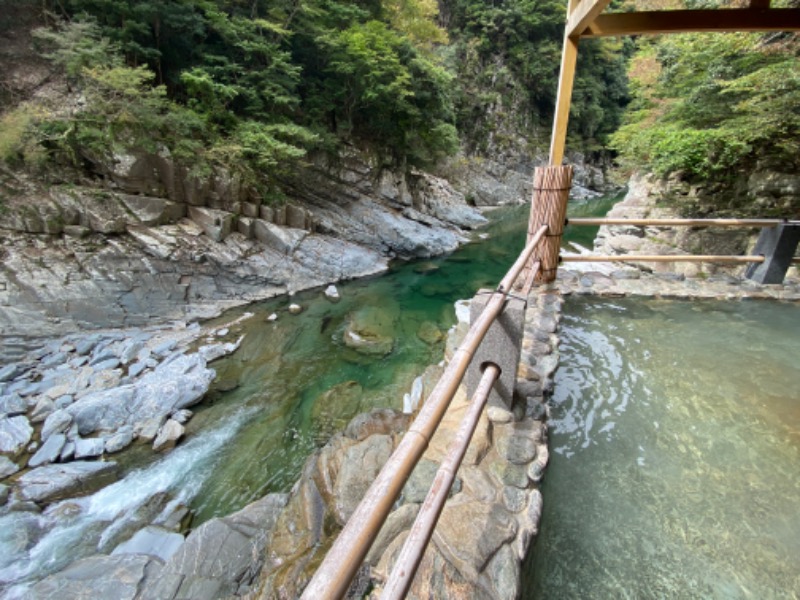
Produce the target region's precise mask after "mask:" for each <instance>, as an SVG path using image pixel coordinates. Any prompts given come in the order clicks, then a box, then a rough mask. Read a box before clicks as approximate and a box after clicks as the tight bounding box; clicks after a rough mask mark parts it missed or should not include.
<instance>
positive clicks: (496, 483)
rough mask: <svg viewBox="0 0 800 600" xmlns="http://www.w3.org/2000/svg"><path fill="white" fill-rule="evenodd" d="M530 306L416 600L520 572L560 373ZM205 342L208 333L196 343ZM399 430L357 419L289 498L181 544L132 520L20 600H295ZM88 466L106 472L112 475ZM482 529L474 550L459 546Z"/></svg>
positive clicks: (480, 590) (391, 416)
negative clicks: (500, 400)
mask: <svg viewBox="0 0 800 600" xmlns="http://www.w3.org/2000/svg"><path fill="white" fill-rule="evenodd" d="M531 300H532V302H531V307H530V308H529V311H528V314H527V317H528V324H527V326H526V336H525V340H526V341H525V345H524V348H523V360H522V362H521V366H520V373H519V379H518V385H517V388H518V389H517V396H518V398H517V402H516V405H515V408H514V410H513V411H505V410H501V409H497V408H492V409H491V410H489V411H487V413H486V414H484V416H483V417H482V419H481V422H480V424H479V426H478V431H477V433H476V435H475V441H474V442H473V445H472V447H471V449H470V450H469V452H468V454H467V458H466V460H465V464H464V467H462V470H461V471H460V473H459V478H458V481H457V482H456V485H455V486H454V491H453V494H452V498H451V501H450V503H449V504H448V507H447V508H446V509H445V512H444V513H443V515H442V519H441V521H440V527H439V529H438V530H437V533H436V535H435V536H434V540H433V543H432V545H431V547H430V549H429V551H428V554H427V555H426V559H425V561H424V562H423V565H422V572H421V574H420V576H419V577H418V581H419V582H420V583H419V584H418V585H421V586H422V587H415V590H416V591H415V592H414V593H415V594H424V593H425V592H424V591H421V590H429V591H430V593H432V594H433V595H434V596H435V597H457V595H456V596H454V595H453V594H455V593H456V591H457V590H458V589H461V588H463V586H469V587H470V588H475V589H476V592H475V593H476V594H477V596H476V597H486V598H508V597H514V596H515V595H516V593H517V590H518V586H519V565H520V563H521V561H522V559H523V558H524V555H525V551H526V548H527V546H528V544H529V542H530V540H531V539H532V537H533V536H534V535H535V532H536V529H537V526H538V519H539V514H540V511H541V505H542V502H541V494H540V492H539V490H538V482H539V481H540V479H541V477H542V474H543V472H544V467H545V465H546V463H547V448H546V428H545V425H544V423H543V418H544V416H545V413H546V410H545V406H544V404H543V400H544V393H545V392H546V390H548V389H549V388H550V387H551V386H552V375H553V373H554V371H555V367H556V364H557V358H556V356H557V355H556V354H554V352H555V346H556V345H557V338H556V337H555V334H554V331H555V328H556V325H557V321H558V314H559V308H560V303H561V301H560V299H559V298H558V296H557V295H555V294H552V293H549V292H545V293H542V294H534V295H533V296H532V298H531ZM457 312H458V314H459V315H460V319H461V320H460V323H459V325H458V326H457V327H455V328H453V330H451V332H450V335H449V339H448V344H447V347H448V350H447V357H448V358H449V356H451V355H452V353H453V351H454V350H455V348H456V347H457V344H458V343H460V340H461V338H462V337H463V335H464V334H465V332H466V329H467V322H466V320H467V319H468V314H469V311H468V309H466V305H462V307H460V308H459V309H458V310H457ZM236 326H237V324H231V327H230V329H231V332H228V335H232V336H233V335H235V332H234V331H233V330H234V329H235V328H236ZM216 333H219V330H217V331H216ZM209 334H214V332H204V333H203V335H204V336H207V335H209ZM163 344H164V342H163V341H162V342H160V345H163ZM219 345H220V343H216V344H213V345H211V346H204V348H209V347H210V348H216V347H217V346H219ZM54 350H57V351H61V352H63V351H65V350H67V349H65V348H63V347H61V348H58V349H55V348H54ZM201 351H202V348H201ZM218 351H219V350H214V351H213V352H214V353H215V354H216V353H217V352H218ZM99 352H103V351H102V350H100V351H99ZM205 352H210V351H209V350H205ZM199 353H200V352H198V353H197V354H199ZM177 360H178V359H177V358H173V359H172V362H175V361H177ZM167 364H169V363H167ZM156 368H158V367H156ZM441 371H442V367H441V366H432V367H430V368H429V369H428V370H427V371H426V372H425V373H424V374H423V375H422V377H421V378H420V380H419V382H420V384H421V387H422V389H421V390H418V394H419V393H420V392H421V393H422V395H423V397H425V396H426V395H427V393H429V391H430V389H432V386H433V385H434V384H435V382H436V380H437V378H438V376H439V375H440V373H441ZM78 402H80V400H79V401H78ZM466 406H467V399H466V394H465V392H464V391H463V389H462V390H460V392H459V394H458V395H457V397H456V399H455V400H454V402H453V405H452V406H451V408H450V410H449V411H448V414H447V416H446V417H445V420H444V423H443V425H442V427H441V428H440V431H439V433H437V435H436V436H435V438H434V439H433V441H432V443H431V445H430V448H429V449H428V451H427V452H426V454H425V456H424V457H423V459H422V461H421V462H420V464H419V466H418V467H417V468H416V469H415V471H414V473H413V474H412V476H411V478H410V479H409V481H408V483H407V485H406V488H405V489H404V492H403V495H402V498H401V501H400V502H399V503H398V506H397V508H396V510H395V511H393V513H392V514H391V515H390V517H389V520H388V522H387V525H386V526H385V527H384V530H383V531H382V532H381V535H380V537H379V539H378V541H377V543H376V545H375V547H374V548H373V550H372V552H371V553H370V556H369V557H368V560H367V563H368V567H365V571H364V573H363V577H361V578H360V582H361V585H362V587H361V588H360V589H361V590H362V591H365V590H366V589H367V588H366V587H364V586H368V585H372V586H380V583H381V581H382V580H383V579H384V578H385V576H386V574H387V573H388V570H389V568H390V566H391V561H392V560H393V557H394V556H395V554H396V553H397V551H398V549H399V546H400V544H401V543H402V539H403V534H404V533H405V532H407V530H408V528H409V527H410V525H411V523H412V522H413V519H414V516H415V515H416V512H417V511H418V510H419V506H420V503H421V502H422V500H423V499H424V497H425V494H426V493H427V488H428V486H429V485H430V483H431V481H432V479H433V476H434V474H435V470H436V467H437V464H438V462H439V461H440V460H441V458H442V456H443V455H444V453H445V451H446V449H447V446H448V445H449V442H450V440H451V439H452V437H453V435H454V433H455V430H456V428H457V426H458V424H459V422H460V418H461V415H462V414H463V412H464V411H465V410H466ZM409 419H410V416H409V415H408V414H403V413H402V412H399V411H396V410H390V409H379V410H375V411H372V412H370V413H365V414H361V415H359V416H357V417H356V418H355V419H354V420H353V421H351V422H350V424H349V425H348V426H347V427H346V428H345V430H344V432H343V433H339V434H337V435H335V436H334V437H333V439H332V440H331V441H330V442H329V443H328V444H326V445H325V446H324V447H323V448H322V449H321V450H319V451H318V452H317V453H315V454H314V455H312V456H311V457H310V458H309V459H308V461H307V463H306V466H305V468H304V470H303V475H302V477H301V478H300V479H299V480H298V482H297V484H296V485H295V486H294V488H293V489H292V491H291V492H290V493H289V494H271V495H269V496H267V497H265V498H263V499H262V500H259V501H257V502H255V503H253V504H251V505H249V506H248V507H246V508H245V509H243V510H242V511H240V512H238V513H236V514H234V515H231V516H228V517H225V518H222V519H212V520H211V521H209V522H207V523H205V524H204V525H202V526H201V527H199V528H197V529H196V530H194V531H193V532H192V533H191V534H190V535H189V536H188V537H187V538H186V539H185V540H184V538H183V536H181V535H179V533H178V531H179V530H180V529H179V523H180V518H179V515H171V516H169V517H165V516H164V515H162V516H161V517H160V518H159V519H156V520H154V521H151V522H145V521H143V520H140V521H139V522H138V523H137V524H138V526H139V527H138V529H132V528H128V529H127V531H128V534H127V535H128V537H127V539H124V538H122V537H120V538H118V540H117V545H116V546H114V547H112V546H111V545H107V546H106V547H107V549H108V551H107V552H104V553H102V554H97V555H94V556H90V557H88V558H84V559H81V560H79V561H77V562H75V563H73V564H71V565H69V566H68V567H67V568H66V569H64V570H62V571H60V572H58V573H56V574H54V575H51V576H50V577H47V578H45V579H44V580H42V581H40V582H39V583H36V584H35V585H33V587H32V588H30V589H26V590H24V591H23V590H20V592H19V593H24V594H27V595H28V596H27V597H37V598H49V597H53V596H54V595H56V594H60V595H63V594H68V595H70V596H82V595H86V594H90V595H92V596H93V597H98V598H105V597H112V596H113V597H114V598H137V597H138V598H181V597H191V598H218V597H224V596H229V595H235V596H243V597H256V595H258V594H264V595H265V596H266V597H275V598H279V597H280V598H284V597H286V598H291V597H296V596H297V595H299V593H300V591H301V590H302V587H303V586H304V585H305V583H306V582H307V581H308V578H309V577H310V576H311V575H312V574H313V570H314V567H315V565H316V564H317V563H318V561H319V559H320V558H321V554H322V553H323V552H324V551H325V549H326V548H327V547H328V546H329V544H330V543H331V542H332V540H333V539H334V537H335V535H336V533H337V532H338V530H339V529H340V527H341V526H342V525H343V524H344V523H345V522H346V520H347V518H348V517H349V515H350V514H351V513H352V511H353V510H354V509H355V506H356V505H357V503H358V502H359V500H360V498H361V495H362V494H363V492H364V491H365V490H366V488H367V487H368V486H369V484H370V483H371V481H372V478H374V476H375V474H376V473H377V472H378V470H379V469H380V467H381V466H382V464H383V462H384V461H385V460H386V459H387V458H388V456H389V454H390V453H391V451H392V450H393V448H394V447H395V446H396V444H397V442H398V441H399V439H400V438H401V437H402V434H403V432H404V431H405V429H406V428H407V426H408V423H409ZM86 464H89V465H104V468H113V467H109V466H106V465H109V464H110V463H108V462H89V463H86ZM33 472H35V471H33ZM98 477H99V475H98ZM94 481H96V482H99V481H100V479H99V478H98V479H95V480H94ZM18 485H19V483H18V481H15V482H14V484H13V486H12V487H13V491H12V498H14V500H13V502H12V503H9V505H8V506H7V507H6V511H11V510H19V509H20V508H21V507H20V506H19V503H18V502H17V500H16V498H17V496H18V495H19V494H20V491H19V489H18V487H17V486H18ZM47 501H48V500H47V499H43V500H42V502H41V503H42V504H46V503H47ZM15 503H16V504H15ZM34 514H35V513H31V515H34ZM31 518H34V517H31ZM478 530H480V531H481V532H482V539H483V542H482V543H480V544H464V539H465V538H466V537H468V536H471V535H474V534H475V532H476V531H478ZM109 552H110V553H109ZM475 586H477V587H475ZM112 590H113V593H112ZM14 593H16V592H14ZM11 597H17V596H15V595H14V594H13V593H12V595H11ZM414 597H416V596H414Z"/></svg>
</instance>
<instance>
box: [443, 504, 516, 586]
mask: <svg viewBox="0 0 800 600" xmlns="http://www.w3.org/2000/svg"><path fill="white" fill-rule="evenodd" d="M475 531H480V532H481V534H480V535H479V536H475V535H474V532H475ZM516 534H517V520H516V519H515V518H514V516H513V515H512V514H511V513H509V512H508V511H507V510H506V509H505V508H504V507H503V506H502V505H500V504H483V503H481V502H470V501H463V502H451V503H449V504H447V505H445V508H444V510H443V511H442V515H441V517H440V518H439V523H438V524H437V526H436V530H435V532H434V539H435V540H436V545H437V546H438V547H439V549H440V550H442V552H443V553H444V554H445V556H446V557H447V558H448V559H449V560H450V562H451V563H452V564H453V565H454V566H455V567H456V568H457V569H458V570H459V571H461V573H463V574H465V575H468V574H471V575H472V577H468V578H469V579H472V578H473V577H476V575H477V573H480V572H481V571H483V569H484V568H485V567H486V564H487V563H488V562H489V559H491V558H492V556H494V555H495V553H496V552H497V551H498V549H499V548H500V547H501V546H502V545H503V544H505V543H507V542H510V541H511V540H512V539H514V537H515V536H516ZM467 539H469V540H473V543H468V544H465V543H464V540H467Z"/></svg>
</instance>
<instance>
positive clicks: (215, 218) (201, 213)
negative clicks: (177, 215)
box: [189, 206, 233, 242]
mask: <svg viewBox="0 0 800 600" xmlns="http://www.w3.org/2000/svg"><path fill="white" fill-rule="evenodd" d="M189 218H190V219H191V220H192V221H194V222H195V223H197V224H198V225H199V226H200V227H201V228H202V229H203V232H204V233H205V234H206V235H207V236H208V237H210V238H211V239H212V240H214V241H215V242H221V241H222V240H224V239H225V238H226V237H228V236H229V235H230V234H231V231H233V215H232V214H231V213H228V212H223V211H221V210H214V209H212V208H202V207H199V206H190V207H189Z"/></svg>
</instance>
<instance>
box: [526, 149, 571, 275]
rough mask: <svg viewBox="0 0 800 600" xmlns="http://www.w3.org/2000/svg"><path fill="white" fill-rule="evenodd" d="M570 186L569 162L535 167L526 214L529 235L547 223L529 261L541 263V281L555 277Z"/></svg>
mask: <svg viewBox="0 0 800 600" xmlns="http://www.w3.org/2000/svg"><path fill="white" fill-rule="evenodd" d="M570 187H572V166H571V165H563V166H562V165H558V166H552V165H551V166H549V167H536V170H535V171H534V175H533V197H532V198H531V212H530V217H529V218H528V236H529V237H530V236H532V235H533V234H534V232H535V231H537V230H538V228H539V227H541V226H542V225H547V227H548V231H547V237H546V238H545V240H544V242H543V243H542V244H541V245H540V246H539V247H538V248H537V249H536V250H535V251H534V253H533V256H532V258H531V262H533V261H539V262H540V263H541V269H540V272H539V280H540V281H542V282H544V283H548V282H551V281H554V280H555V278H556V272H557V270H558V253H559V249H560V247H561V234H562V233H563V231H564V221H565V216H566V213H567V200H568V199H569V190H570Z"/></svg>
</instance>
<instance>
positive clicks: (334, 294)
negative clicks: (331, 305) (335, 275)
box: [324, 284, 342, 302]
mask: <svg viewBox="0 0 800 600" xmlns="http://www.w3.org/2000/svg"><path fill="white" fill-rule="evenodd" d="M324 294H325V297H326V298H327V299H328V300H330V301H331V302H338V301H339V300H341V298H342V297H341V296H340V295H339V290H337V289H336V286H335V285H333V284H331V285H329V286H328V287H326V288H325V292H324Z"/></svg>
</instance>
